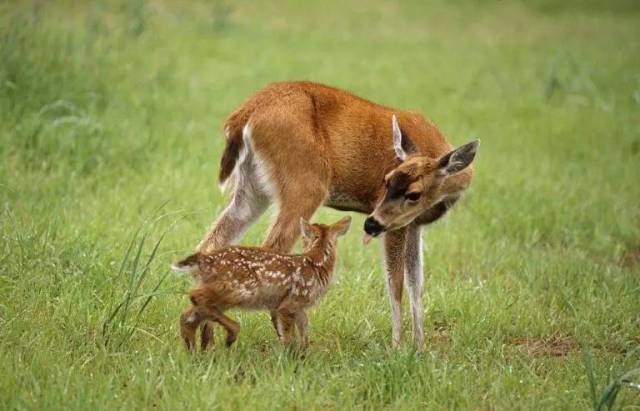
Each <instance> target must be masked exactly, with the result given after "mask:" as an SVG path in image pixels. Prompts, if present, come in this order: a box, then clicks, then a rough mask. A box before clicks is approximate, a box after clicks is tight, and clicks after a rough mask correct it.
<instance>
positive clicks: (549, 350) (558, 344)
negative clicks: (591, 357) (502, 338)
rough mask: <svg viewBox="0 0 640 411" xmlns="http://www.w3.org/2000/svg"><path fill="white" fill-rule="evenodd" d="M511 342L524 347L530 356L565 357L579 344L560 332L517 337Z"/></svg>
mask: <svg viewBox="0 0 640 411" xmlns="http://www.w3.org/2000/svg"><path fill="white" fill-rule="evenodd" d="M511 344H513V345H515V346H518V347H521V348H524V349H525V350H526V351H527V353H528V354H529V355H530V356H535V357H540V356H542V357H564V356H565V355H567V354H569V353H570V352H571V351H573V350H575V349H576V347H577V344H576V343H575V341H573V340H572V339H571V338H569V337H567V336H563V335H560V334H553V335H549V336H546V337H517V338H513V339H512V340H511Z"/></svg>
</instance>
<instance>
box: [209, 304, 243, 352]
mask: <svg viewBox="0 0 640 411" xmlns="http://www.w3.org/2000/svg"><path fill="white" fill-rule="evenodd" d="M207 314H210V315H211V319H212V320H214V321H216V322H218V323H219V324H220V325H222V326H223V327H224V328H225V329H226V330H227V340H226V344H227V347H231V345H232V344H233V343H234V342H235V340H236V338H238V333H239V332H240V324H238V323H237V322H235V321H233V320H232V319H231V318H229V317H227V316H226V315H224V313H223V312H222V311H220V310H219V309H218V308H216V307H212V308H210V309H207Z"/></svg>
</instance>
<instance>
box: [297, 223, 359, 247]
mask: <svg viewBox="0 0 640 411" xmlns="http://www.w3.org/2000/svg"><path fill="white" fill-rule="evenodd" d="M350 225H351V217H344V218H343V219H341V220H340V221H338V222H337V223H335V224H332V225H326V224H311V223H309V222H308V221H307V220H305V219H304V218H300V228H301V230H302V244H303V248H304V251H305V252H307V251H310V250H311V249H313V248H314V247H317V246H324V247H327V246H329V245H335V243H336V241H337V239H338V237H340V236H341V235H343V234H345V233H346V232H347V231H348V230H349V226H350Z"/></svg>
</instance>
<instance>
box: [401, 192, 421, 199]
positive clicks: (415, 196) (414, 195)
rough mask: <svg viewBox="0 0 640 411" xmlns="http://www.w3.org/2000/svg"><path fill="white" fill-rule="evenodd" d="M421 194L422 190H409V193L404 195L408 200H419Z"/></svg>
mask: <svg viewBox="0 0 640 411" xmlns="http://www.w3.org/2000/svg"><path fill="white" fill-rule="evenodd" d="M421 195H422V193H421V192H419V191H411V192H409V193H406V194H405V195H404V198H405V199H406V200H407V201H418V200H419V199H420V196H421Z"/></svg>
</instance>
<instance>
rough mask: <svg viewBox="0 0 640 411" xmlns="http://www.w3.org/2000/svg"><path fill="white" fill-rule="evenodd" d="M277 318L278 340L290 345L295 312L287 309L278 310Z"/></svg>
mask: <svg viewBox="0 0 640 411" xmlns="http://www.w3.org/2000/svg"><path fill="white" fill-rule="evenodd" d="M277 318H278V332H279V335H280V340H281V341H282V342H283V343H284V344H285V345H287V346H290V345H291V344H292V343H293V339H294V332H295V321H296V313H294V312H291V311H289V310H287V309H282V310H278V316H277Z"/></svg>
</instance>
